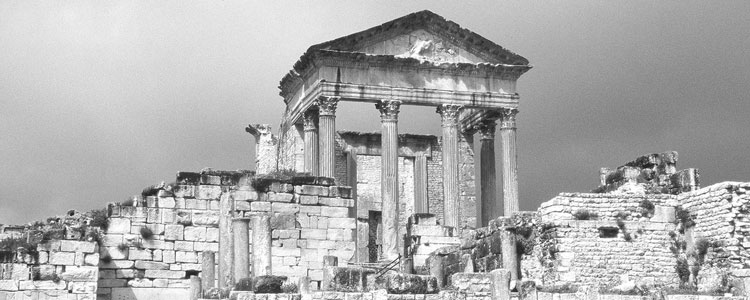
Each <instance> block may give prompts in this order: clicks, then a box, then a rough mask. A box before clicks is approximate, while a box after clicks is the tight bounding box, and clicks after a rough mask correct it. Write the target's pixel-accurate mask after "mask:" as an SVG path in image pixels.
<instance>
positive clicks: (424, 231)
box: [409, 225, 453, 236]
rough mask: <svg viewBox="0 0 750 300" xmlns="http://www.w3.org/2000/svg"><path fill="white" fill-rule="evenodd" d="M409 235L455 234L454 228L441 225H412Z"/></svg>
mask: <svg viewBox="0 0 750 300" xmlns="http://www.w3.org/2000/svg"><path fill="white" fill-rule="evenodd" d="M409 231H410V232H409V235H412V236H415V235H418V236H453V228H452V227H447V226H441V225H412V226H410V227H409Z"/></svg>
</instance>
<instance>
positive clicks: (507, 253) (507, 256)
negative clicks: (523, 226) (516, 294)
mask: <svg viewBox="0 0 750 300" xmlns="http://www.w3.org/2000/svg"><path fill="white" fill-rule="evenodd" d="M500 247H501V248H502V251H503V256H502V259H503V269H507V270H508V271H510V279H511V280H512V281H513V282H518V250H517V249H516V235H515V234H514V233H513V232H510V231H508V230H507V229H501V230H500ZM511 289H512V288H511Z"/></svg>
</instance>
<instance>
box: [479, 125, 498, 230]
mask: <svg viewBox="0 0 750 300" xmlns="http://www.w3.org/2000/svg"><path fill="white" fill-rule="evenodd" d="M477 130H478V131H479V141H480V143H481V145H480V150H479V160H480V162H479V169H480V173H479V185H480V187H479V188H480V191H481V199H480V201H479V202H480V204H479V208H480V210H481V211H480V213H479V215H478V217H479V218H477V220H478V222H477V223H478V224H477V227H485V226H487V225H488V224H489V222H490V220H492V219H494V218H497V217H498V216H500V214H501V211H500V210H499V207H500V203H498V201H499V199H498V197H497V196H498V195H497V189H496V187H495V120H483V121H482V122H481V123H479V125H477Z"/></svg>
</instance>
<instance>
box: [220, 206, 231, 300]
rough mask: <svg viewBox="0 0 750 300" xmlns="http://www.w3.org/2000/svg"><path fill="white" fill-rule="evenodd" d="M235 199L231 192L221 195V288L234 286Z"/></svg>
mask: <svg viewBox="0 0 750 300" xmlns="http://www.w3.org/2000/svg"><path fill="white" fill-rule="evenodd" d="M233 210H234V199H233V198H232V197H231V196H230V194H229V193H224V194H222V195H221V201H220V202H219V288H220V289H224V288H232V287H234V276H233V275H234V268H233V267H232V265H233V262H234V258H233V257H234V252H233V249H234V246H233V245H234V239H233V237H232V211H233Z"/></svg>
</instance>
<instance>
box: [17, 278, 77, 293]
mask: <svg viewBox="0 0 750 300" xmlns="http://www.w3.org/2000/svg"><path fill="white" fill-rule="evenodd" d="M67 288H68V284H67V283H66V282H65V281H62V280H61V281H58V282H54V281H52V280H35V281H31V280H22V281H20V282H19V284H18V289H19V290H25V291H28V290H65V289H67Z"/></svg>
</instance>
